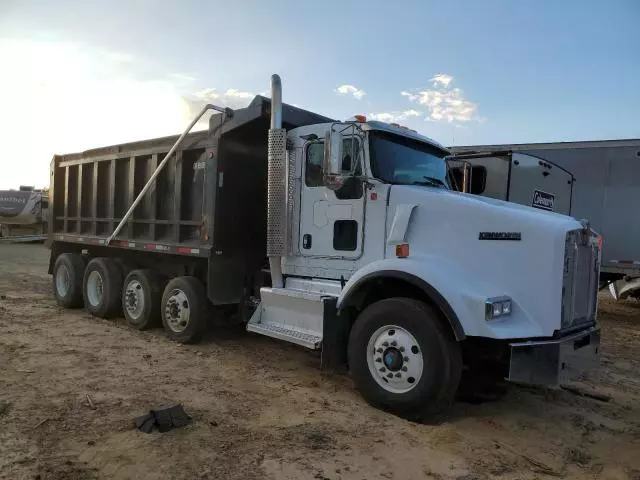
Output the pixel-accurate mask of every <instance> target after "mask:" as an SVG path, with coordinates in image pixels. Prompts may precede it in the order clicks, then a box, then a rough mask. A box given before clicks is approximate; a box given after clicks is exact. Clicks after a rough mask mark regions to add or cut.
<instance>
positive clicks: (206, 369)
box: [0, 245, 640, 480]
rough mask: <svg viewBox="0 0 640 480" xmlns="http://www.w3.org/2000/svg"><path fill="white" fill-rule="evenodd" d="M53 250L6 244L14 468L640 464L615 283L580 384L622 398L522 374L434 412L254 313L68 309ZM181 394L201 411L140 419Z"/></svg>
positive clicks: (637, 372) (495, 468)
mask: <svg viewBox="0 0 640 480" xmlns="http://www.w3.org/2000/svg"><path fill="white" fill-rule="evenodd" d="M47 262H48V250H47V249H46V248H45V247H43V246H41V245H0V332H1V333H0V478H6V479H12V480H13V479H23V478H28V479H40V480H45V479H93V478H132V479H133V478H135V479H159V478H172V479H226V478H230V479H263V478H270V479H280V478H284V479H344V480H347V479H357V480H362V479H367V480H369V479H392V478H393V479H419V478H430V479H457V480H483V479H491V478H500V479H545V478H552V477H553V478H558V477H561V478H597V479H634V480H638V479H640V359H639V354H640V304H634V303H624V304H613V303H611V301H609V300H608V299H607V298H606V297H605V296H603V297H601V304H600V321H601V325H602V336H603V343H602V365H601V367H600V368H599V369H597V370H595V371H592V372H590V373H589V374H587V375H586V376H585V377H584V378H582V379H581V380H580V382H579V383H578V386H580V387H581V388H582V389H584V390H587V391H591V392H597V393H599V394H603V395H608V396H610V397H611V399H610V400H609V401H600V400H596V399H593V398H589V397H583V396H578V395H576V394H573V393H570V392H568V391H565V390H542V389H528V388H523V387H517V386H511V387H510V388H509V390H508V392H507V394H506V396H505V397H503V398H502V399H500V400H496V401H492V402H485V403H481V404H471V403H463V402H458V403H456V405H455V406H454V408H453V410H452V411H451V414H450V415H449V417H448V419H447V420H446V421H445V422H443V423H441V424H439V425H435V426H434V425H420V424H415V423H410V422H407V421H405V420H402V419H400V418H397V417H395V416H393V415H390V414H387V413H384V412H381V411H378V410H375V409H373V408H371V407H369V406H368V405H367V404H366V403H365V402H364V401H363V400H362V399H361V398H360V397H359V395H358V393H357V391H356V390H355V389H354V387H353V384H352V382H351V380H350V379H349V378H348V377H347V376H346V375H345V376H343V375H334V376H323V375H322V374H321V372H320V370H319V358H318V355H316V354H314V353H313V352H309V351H305V350H303V349H299V348H296V347H294V346H290V345H287V344H283V343H280V342H278V341H276V340H271V339H268V338H264V337H259V336H256V335H252V334H248V333H246V332H244V331H242V330H241V329H232V330H229V329H227V330H220V329H213V328H212V329H211V331H210V332H209V334H208V336H207V337H206V338H205V340H204V342H203V343H201V344H199V345H193V346H188V345H178V344H175V343H171V342H170V341H169V340H168V339H166V338H165V336H164V334H163V332H162V330H161V329H158V330H152V331H148V332H138V331H134V330H131V329H129V328H128V327H127V326H126V325H124V323H123V320H122V319H118V320H116V321H107V320H98V319H95V318H93V317H91V316H89V315H88V314H86V313H85V312H84V311H82V310H75V311H71V310H63V309H61V308H59V307H58V306H57V305H56V304H55V302H54V300H53V297H52V294H51V288H50V278H49V276H48V275H47V274H46V267H47ZM87 395H88V396H89V398H90V400H91V402H89V401H88V400H87ZM174 402H180V403H182V404H183V405H184V407H185V409H186V411H187V412H188V413H189V414H190V415H191V417H192V419H193V421H192V423H191V424H190V425H189V426H187V427H185V428H181V429H175V430H172V431H170V432H167V433H152V434H144V433H140V432H138V431H137V430H136V429H135V428H134V427H133V419H134V418H135V417H136V416H138V415H141V414H143V413H145V412H146V411H148V410H149V409H151V408H154V407H158V406H160V405H163V404H168V403H174ZM89 403H91V404H92V405H90V404H89ZM92 407H93V408H92Z"/></svg>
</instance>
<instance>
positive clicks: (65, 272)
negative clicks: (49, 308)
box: [52, 253, 84, 308]
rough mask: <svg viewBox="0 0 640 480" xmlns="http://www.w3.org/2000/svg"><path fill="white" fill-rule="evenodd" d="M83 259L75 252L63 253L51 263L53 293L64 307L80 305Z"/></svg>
mask: <svg viewBox="0 0 640 480" xmlns="http://www.w3.org/2000/svg"><path fill="white" fill-rule="evenodd" d="M83 276H84V260H83V259H82V256H81V255H78V254H77V253H63V254H61V255H59V256H58V258H56V262H55V264H54V265H53V276H52V287H53V295H54V296H55V297H56V302H57V303H58V305H60V306H61V307H64V308H78V307H81V306H82V285H83Z"/></svg>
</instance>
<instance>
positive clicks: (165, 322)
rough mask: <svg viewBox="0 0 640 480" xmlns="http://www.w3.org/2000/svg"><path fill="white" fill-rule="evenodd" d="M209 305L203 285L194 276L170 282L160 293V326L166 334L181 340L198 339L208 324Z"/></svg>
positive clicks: (186, 341)
mask: <svg viewBox="0 0 640 480" xmlns="http://www.w3.org/2000/svg"><path fill="white" fill-rule="evenodd" d="M209 307H210V304H209V299H208V298H207V293H206V291H205V289H204V285H202V282H200V280H198V279H197V278H195V277H177V278H174V279H173V280H171V281H169V283H167V286H166V287H165V289H164V293H163V295H162V326H163V327H164V330H165V332H167V336H168V337H169V338H170V339H171V340H173V341H175V342H180V343H195V342H197V341H198V340H200V338H201V337H202V334H203V333H204V331H205V329H206V327H207V320H208V318H209V313H210V308H209Z"/></svg>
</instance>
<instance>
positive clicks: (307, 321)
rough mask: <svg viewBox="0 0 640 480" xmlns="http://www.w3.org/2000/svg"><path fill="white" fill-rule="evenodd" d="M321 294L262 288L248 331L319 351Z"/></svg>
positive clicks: (322, 314)
mask: <svg viewBox="0 0 640 480" xmlns="http://www.w3.org/2000/svg"><path fill="white" fill-rule="evenodd" d="M323 298H324V295H321V294H318V293H315V292H309V291H306V290H298V289H292V288H267V287H265V288H261V289H260V299H261V300H260V304H259V305H258V307H257V308H256V311H255V312H254V313H253V315H252V316H251V320H250V321H249V323H248V324H247V330H248V331H249V332H254V333H259V334H262V335H266V336H268V337H272V338H278V339H280V340H285V341H287V342H291V343H295V344H297V345H302V346H303V347H307V348H311V349H314V350H315V349H318V348H320V345H321V343H322V328H323V321H324V303H323Z"/></svg>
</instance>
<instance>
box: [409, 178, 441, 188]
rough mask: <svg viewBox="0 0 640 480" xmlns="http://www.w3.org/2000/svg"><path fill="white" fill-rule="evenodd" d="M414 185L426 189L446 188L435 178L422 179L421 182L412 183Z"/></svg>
mask: <svg viewBox="0 0 640 480" xmlns="http://www.w3.org/2000/svg"><path fill="white" fill-rule="evenodd" d="M413 184H414V185H424V186H428V187H445V188H446V187H447V185H446V184H445V183H444V182H443V181H442V180H440V179H439V178H436V177H426V176H425V177H424V180H423V181H421V182H413Z"/></svg>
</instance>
